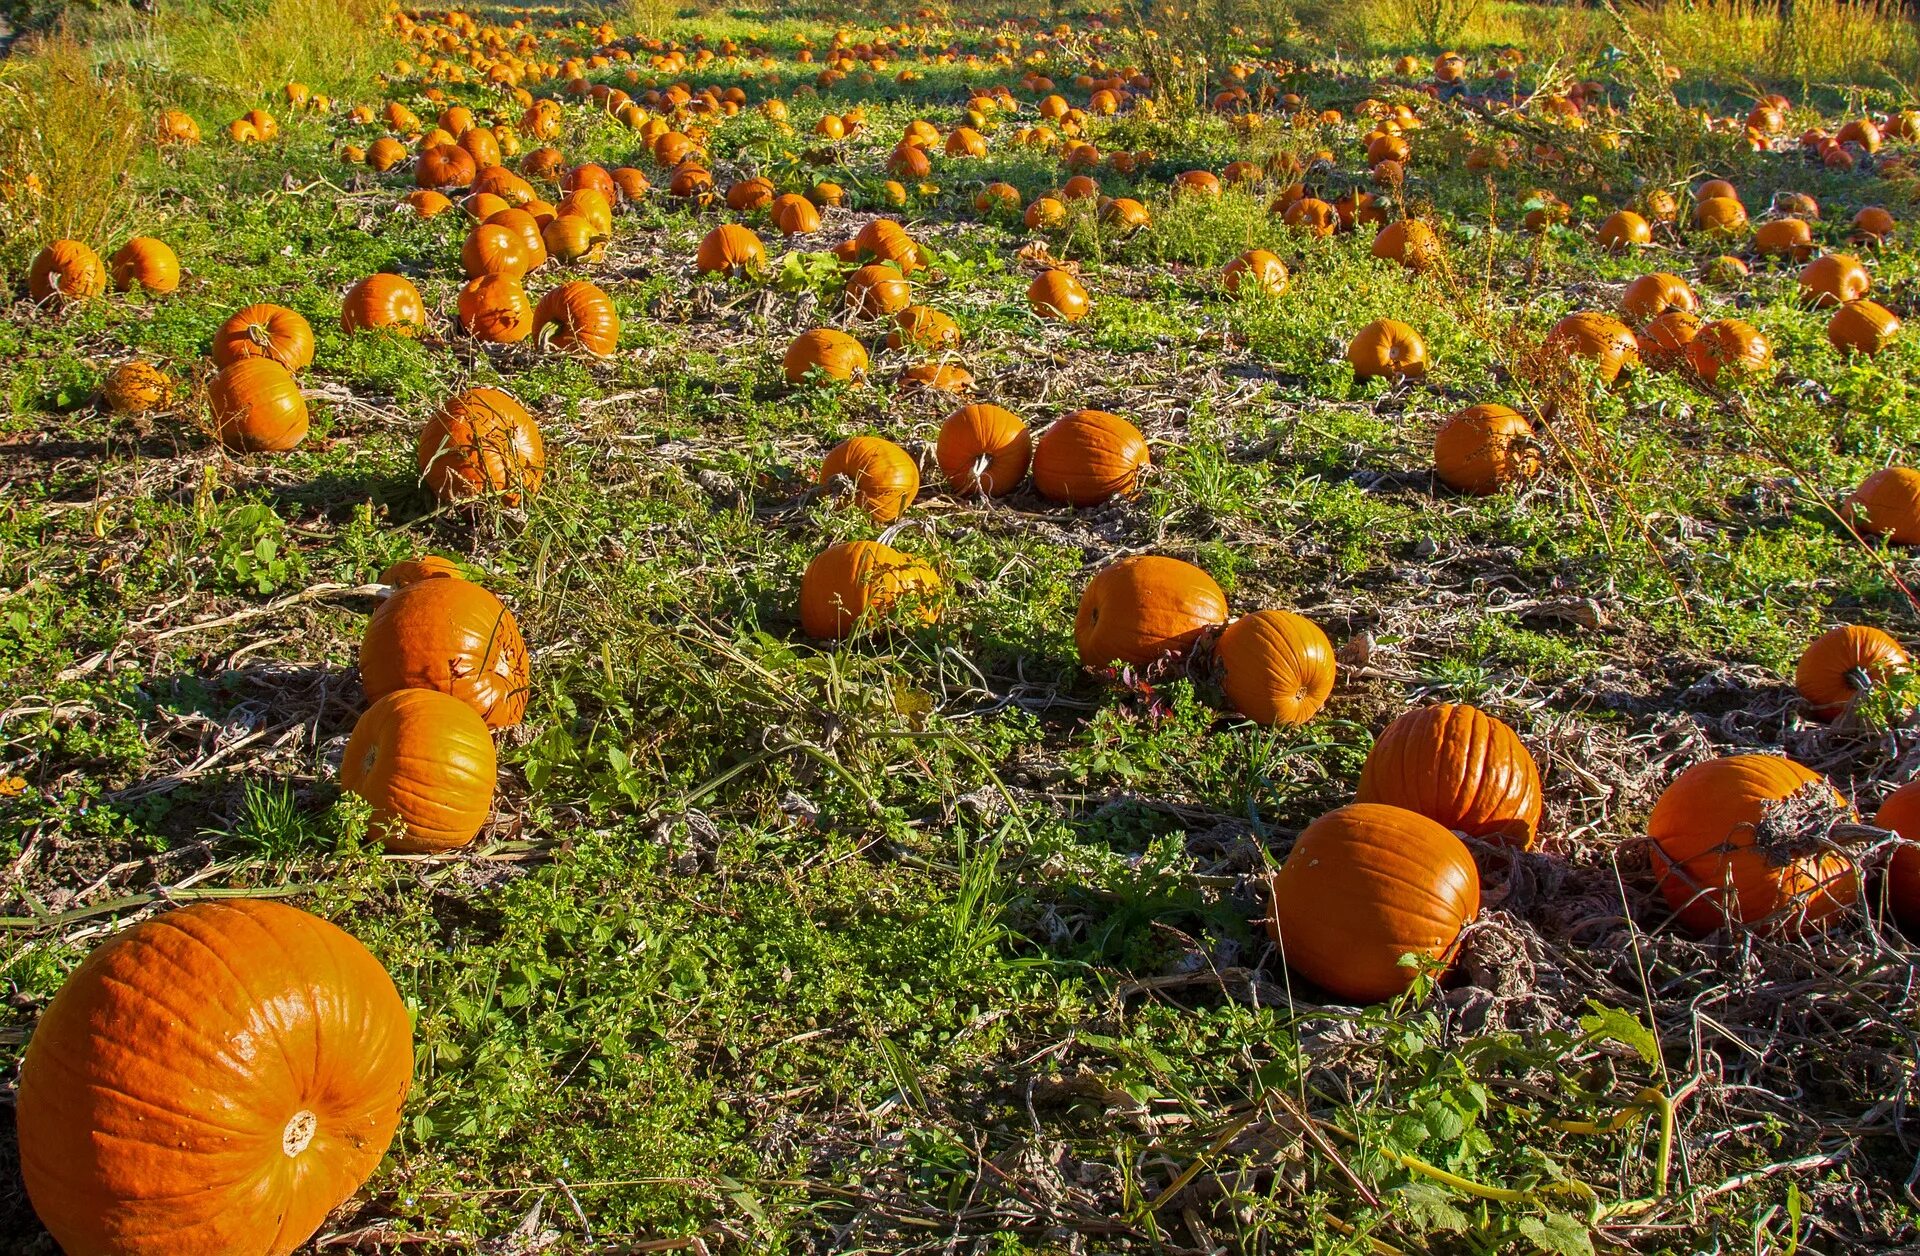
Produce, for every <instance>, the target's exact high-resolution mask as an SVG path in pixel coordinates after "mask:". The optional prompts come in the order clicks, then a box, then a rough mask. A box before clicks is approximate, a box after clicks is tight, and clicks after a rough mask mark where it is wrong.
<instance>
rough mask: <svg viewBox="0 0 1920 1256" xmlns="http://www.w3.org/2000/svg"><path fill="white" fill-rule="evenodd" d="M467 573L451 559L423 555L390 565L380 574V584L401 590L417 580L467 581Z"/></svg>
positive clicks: (434, 555) (436, 555)
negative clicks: (400, 588)
mask: <svg viewBox="0 0 1920 1256" xmlns="http://www.w3.org/2000/svg"><path fill="white" fill-rule="evenodd" d="M466 578H467V577H466V573H465V572H464V571H462V570H461V569H460V564H458V563H456V562H454V561H453V560H452V559H451V558H442V557H441V556H440V555H438V554H422V555H421V556H420V557H418V558H403V559H401V560H400V561H399V562H397V563H393V564H391V565H389V566H388V567H387V568H386V570H384V571H382V572H381V573H380V579H379V583H380V584H384V585H390V586H392V587H393V588H396V589H397V588H399V587H400V586H401V585H403V584H412V583H413V582H414V581H416V580H465V579H466Z"/></svg>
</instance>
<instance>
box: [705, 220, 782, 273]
mask: <svg viewBox="0 0 1920 1256" xmlns="http://www.w3.org/2000/svg"><path fill="white" fill-rule="evenodd" d="M766 267H767V248H766V246H765V245H764V244H762V243H760V237H759V236H757V235H755V234H754V233H753V232H752V230H750V229H749V228H746V227H743V226H741V225H740V224H738V223H733V222H729V223H725V224H723V225H721V226H718V227H715V228H714V229H713V230H712V231H709V232H707V236H706V239H704V240H702V241H700V250H699V252H698V253H696V254H695V255H694V259H693V268H694V269H695V270H697V271H699V272H700V273H701V274H703V275H753V274H757V273H759V272H760V271H763V270H765V269H766Z"/></svg>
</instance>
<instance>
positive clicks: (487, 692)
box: [360, 580, 528, 728]
mask: <svg viewBox="0 0 1920 1256" xmlns="http://www.w3.org/2000/svg"><path fill="white" fill-rule="evenodd" d="M527 669H528V660H527V646H526V642H525V641H524V640H522V639H521V636H520V626H519V624H517V623H516V622H515V621H514V618H513V612H512V611H510V610H508V609H507V608H506V607H505V606H504V605H502V604H501V601H500V599H499V598H497V597H495V596H494V595H493V594H491V593H489V592H487V591H486V590H485V589H483V588H481V587H480V586H479V585H477V584H473V583H471V582H470V581H466V580H421V581H417V582H415V583H413V584H409V585H404V586H402V587H400V588H398V589H395V590H394V591H393V593H392V594H390V595H389V596H388V597H387V599H386V600H385V601H383V602H381V603H380V605H379V606H378V607H377V608H376V609H375V610H374V612H373V615H372V617H371V618H370V619H368V621H367V630H366V634H365V635H364V636H363V637H361V639H360V683H361V685H362V687H363V688H365V690H366V692H367V700H368V701H369V702H378V701H379V700H380V699H381V698H383V697H385V696H386V695H387V694H389V693H392V692H393V691H395V690H396V689H437V690H439V691H440V692H441V693H445V694H451V695H453V696H454V697H456V698H458V699H460V700H461V701H462V702H465V703H466V704H467V705H468V706H470V707H472V708H473V709H474V710H475V711H477V712H479V713H480V717H481V718H482V719H484V720H485V721H486V722H487V727H489V728H512V727H513V726H514V725H516V724H518V723H519V722H520V719H521V717H522V716H523V715H525V714H526V710H527Z"/></svg>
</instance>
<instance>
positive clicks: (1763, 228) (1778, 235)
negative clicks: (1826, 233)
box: [1753, 218, 1813, 262]
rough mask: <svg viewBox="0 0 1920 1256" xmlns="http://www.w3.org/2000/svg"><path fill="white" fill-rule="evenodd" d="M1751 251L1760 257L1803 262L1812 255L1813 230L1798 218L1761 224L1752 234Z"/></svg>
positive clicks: (1777, 219) (1779, 219)
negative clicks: (1782, 258)
mask: <svg viewBox="0 0 1920 1256" xmlns="http://www.w3.org/2000/svg"><path fill="white" fill-rule="evenodd" d="M1753 251H1754V252H1756V253H1758V254H1760V256H1762V257H1785V258H1790V259H1791V260H1793V261H1796V262H1804V261H1806V260H1807V258H1809V257H1811V256H1812V255H1813V228H1812V227H1811V226H1809V225H1808V224H1807V223H1806V222H1804V221H1802V220H1801V219H1798V218H1776V219H1774V220H1773V221H1772V222H1763V223H1761V224H1760V226H1759V227H1758V228H1757V229H1755V231H1754V233H1753Z"/></svg>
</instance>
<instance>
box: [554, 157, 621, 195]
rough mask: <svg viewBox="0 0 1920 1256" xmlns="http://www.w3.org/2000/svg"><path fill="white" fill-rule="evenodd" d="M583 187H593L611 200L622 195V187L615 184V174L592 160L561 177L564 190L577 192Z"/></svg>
mask: <svg viewBox="0 0 1920 1256" xmlns="http://www.w3.org/2000/svg"><path fill="white" fill-rule="evenodd" d="M581 188H592V189H593V190H594V191H596V192H598V193H600V195H601V196H603V197H605V198H606V199H607V200H608V201H609V202H611V201H613V200H616V199H617V198H618V197H619V195H620V189H619V187H618V186H617V185H615V183H614V181H613V176H612V175H610V174H608V173H607V168H606V167H605V166H598V165H595V164H593V163H592V162H587V163H585V164H583V165H578V166H575V167H574V168H573V169H571V170H569V171H567V172H566V174H564V175H562V176H561V177H560V190H561V191H562V192H576V191H578V190H580V189H581Z"/></svg>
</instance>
